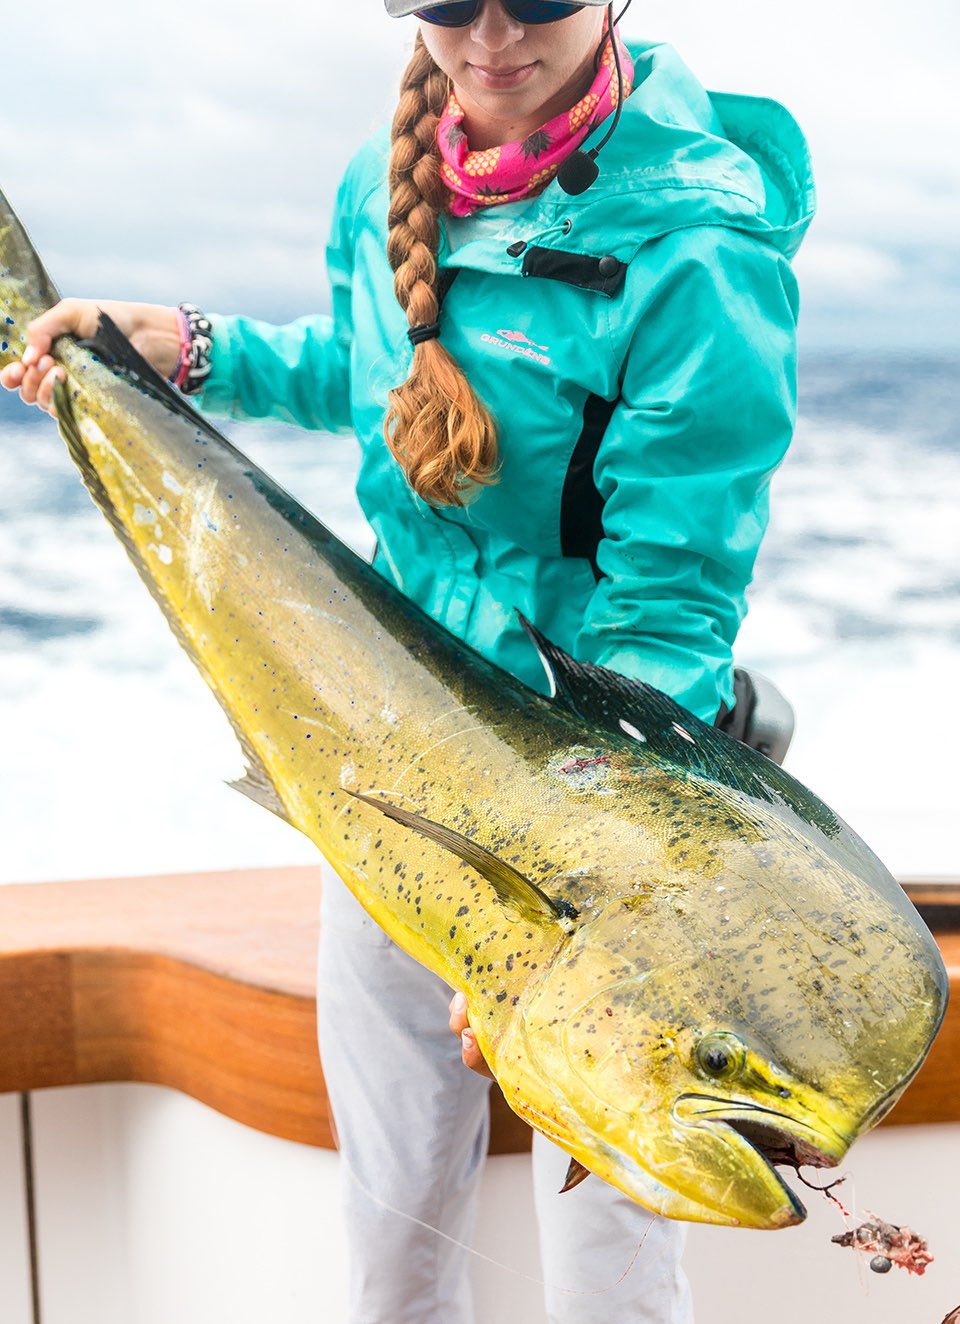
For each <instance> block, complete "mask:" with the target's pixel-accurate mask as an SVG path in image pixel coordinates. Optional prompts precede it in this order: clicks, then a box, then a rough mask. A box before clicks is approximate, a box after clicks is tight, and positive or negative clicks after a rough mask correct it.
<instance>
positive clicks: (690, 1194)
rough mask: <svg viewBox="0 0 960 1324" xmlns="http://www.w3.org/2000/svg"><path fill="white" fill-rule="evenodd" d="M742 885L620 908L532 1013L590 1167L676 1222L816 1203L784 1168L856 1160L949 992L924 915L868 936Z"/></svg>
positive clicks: (793, 1211)
mask: <svg viewBox="0 0 960 1324" xmlns="http://www.w3.org/2000/svg"><path fill="white" fill-rule="evenodd" d="M737 876H738V877H739V876H740V874H739V873H738V875H737ZM729 882H730V887H731V889H732V888H733V887H734V885H735V879H734V878H732V877H731V879H730V880H729ZM742 893H743V894H742V895H741V896H740V897H739V898H736V900H739V902H740V903H741V904H740V905H739V906H738V905H736V904H732V903H731V901H730V900H729V898H728V897H727V898H724V889H723V887H722V886H721V888H720V893H719V896H720V897H721V898H724V899H723V900H722V901H720V902H719V903H718V901H717V897H718V893H717V891H716V889H715V888H711V889H701V894H700V896H699V897H697V898H696V904H694V902H693V901H692V900H691V898H690V896H689V895H688V894H683V893H682V892H680V891H675V892H673V893H671V892H670V890H669V889H667V890H665V891H661V892H660V893H659V894H658V895H656V896H648V897H645V898H634V899H631V898H626V899H623V898H621V899H618V900H616V901H615V902H612V903H611V904H609V905H608V906H607V907H606V908H605V909H604V910H603V911H602V912H601V913H599V914H598V915H597V916H595V917H594V918H593V919H591V920H588V922H586V923H585V924H584V925H583V926H582V927H581V928H580V929H579V930H578V931H577V932H576V933H574V934H572V935H571V938H570V941H569V942H568V944H567V947H566V950H565V952H564V953H563V955H562V957H560V958H559V959H558V960H556V961H555V962H554V965H553V968H552V969H551V972H550V977H549V978H548V979H547V980H545V981H544V983H543V984H542V986H541V987H540V989H539V990H538V991H537V996H536V997H535V998H534V999H531V1000H530V1001H529V1003H528V1005H527V1006H526V1007H525V1009H524V1032H525V1045H526V1051H527V1052H528V1053H529V1054H530V1055H531V1058H536V1057H537V1056H538V1055H539V1064H538V1074H539V1075H540V1076H541V1077H542V1078H543V1079H545V1080H548V1081H549V1082H550V1084H551V1087H552V1088H553V1090H554V1097H553V1100H552V1115H553V1116H554V1117H557V1118H562V1119H563V1125H564V1127H565V1132H564V1133H563V1134H560V1135H557V1136H556V1138H557V1139H558V1140H559V1143H560V1144H561V1145H562V1146H563V1147H564V1148H566V1149H567V1150H568V1151H569V1152H570V1153H571V1154H572V1155H573V1156H574V1157H575V1158H576V1159H577V1160H578V1161H579V1162H580V1163H582V1164H583V1165H584V1166H585V1167H587V1168H588V1169H590V1170H591V1171H592V1172H595V1173H597V1174H598V1175H599V1176H601V1177H603V1178H604V1179H606V1180H607V1181H610V1182H611V1183H612V1184H613V1185H615V1186H618V1187H619V1188H620V1189H622V1190H624V1191H625V1192H626V1193H627V1194H629V1195H630V1196H632V1198H634V1199H636V1200H638V1201H639V1202H640V1203H642V1204H645V1205H646V1206H647V1207H649V1208H652V1209H654V1210H656V1211H657V1212H658V1213H661V1214H663V1215H665V1216H667V1217H673V1218H681V1219H686V1220H690V1221H696V1222H709V1223H717V1224H726V1225H730V1226H742V1227H753V1228H769V1229H773V1228H780V1227H786V1226H790V1225H791V1224H795V1223H799V1222H801V1221H802V1220H803V1219H804V1217H805V1214H806V1211H805V1209H804V1206H803V1204H802V1203H801V1202H800V1200H799V1199H798V1198H797V1196H796V1195H795V1193H794V1192H793V1191H792V1190H791V1189H790V1187H789V1186H788V1185H787V1183H786V1182H785V1181H784V1179H783V1177H782V1176H781V1174H780V1172H778V1171H777V1168H778V1166H781V1165H786V1166H788V1167H793V1168H795V1169H796V1168H798V1167H799V1166H800V1165H812V1166H815V1167H832V1166H834V1165H836V1164H837V1163H839V1162H840V1161H841V1160H842V1159H843V1157H844V1155H845V1154H846V1152H847V1150H848V1148H849V1147H850V1145H851V1144H852V1143H853V1141H854V1140H855V1139H856V1137H857V1136H858V1135H860V1134H861V1133H862V1132H863V1131H865V1130H867V1129H868V1128H869V1127H870V1126H872V1125H874V1124H875V1123H876V1121H878V1120H879V1119H880V1117H881V1116H882V1115H883V1114H884V1113H885V1112H886V1111H888V1110H889V1108H890V1107H892V1106H893V1104H894V1103H895V1102H896V1099H897V1098H898V1097H899V1095H900V1093H902V1090H903V1089H904V1088H905V1086H906V1083H907V1082H908V1081H909V1079H910V1078H911V1076H912V1075H913V1074H914V1072H915V1070H916V1069H917V1068H918V1067H919V1065H920V1063H921V1062H922V1060H923V1056H924V1053H925V1051H926V1049H927V1047H928V1046H929V1040H930V1037H931V1024H930V1022H931V1019H932V1018H935V1017H936V1016H937V1015H938V1014H942V1005H941V1004H940V1003H938V996H937V990H936V988H935V987H931V985H930V983H929V981H928V979H927V972H926V967H925V965H924V962H923V961H922V960H918V959H917V957H918V952H917V950H916V947H917V938H916V933H915V930H914V929H913V928H912V927H911V926H905V927H904V929H903V931H902V932H898V931H897V926H896V924H895V922H894V919H893V918H892V917H890V916H887V920H888V922H886V923H884V924H882V925H880V926H879V929H878V932H877V933H876V934H874V935H872V936H871V935H866V936H865V934H864V933H863V932H861V931H860V927H863V928H864V929H866V928H869V925H865V926H860V927H857V928H856V929H855V931H854V932H853V933H852V934H851V932H850V930H849V927H848V926H847V921H846V920H845V919H844V918H843V916H842V915H841V914H840V912H836V914H832V915H830V916H827V915H819V916H813V917H811V916H810V915H809V914H807V915H803V916H802V917H801V916H798V914H797V913H796V910H795V909H793V908H784V909H782V910H780V909H778V908H777V907H776V906H774V905H772V904H771V902H770V894H769V891H768V892H766V893H764V894H763V898H762V901H759V902H758V899H757V897H756V896H755V895H753V894H751V892H750V890H749V889H747V888H743V889H742ZM711 897H712V898H713V900H712V901H711ZM732 915H735V916H736V919H733V918H731V916H732ZM724 918H726V919H727V921H728V923H727V924H726V925H724V924H723V923H722V922H721V921H722V920H723V919H724ZM884 959H885V960H886V964H887V971H886V974H884V973H883V972H882V966H883V962H884ZM837 962H839V963H840V965H839V968H836V969H831V967H832V966H836V964H837ZM924 1008H927V1009H928V1010H927V1011H924ZM548 1111H549V1110H548V1109H547V1108H544V1112H545V1113H546V1112H548Z"/></svg>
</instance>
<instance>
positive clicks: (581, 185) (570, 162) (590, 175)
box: [557, 147, 600, 197]
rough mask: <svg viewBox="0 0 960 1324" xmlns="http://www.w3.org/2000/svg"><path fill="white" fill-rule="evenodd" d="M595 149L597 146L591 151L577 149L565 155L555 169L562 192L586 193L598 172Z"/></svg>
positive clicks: (572, 194) (572, 193)
mask: <svg viewBox="0 0 960 1324" xmlns="http://www.w3.org/2000/svg"><path fill="white" fill-rule="evenodd" d="M597 151H598V148H596V147H594V148H593V149H592V151H589V152H579V151H577V152H574V153H573V154H572V155H571V156H568V157H567V159H566V160H565V161H564V163H563V165H562V166H561V167H560V169H559V170H558V171H557V183H558V184H559V185H560V187H561V188H562V189H563V191H564V193H569V194H571V196H572V197H578V196H579V195H580V194H581V193H586V191H587V189H588V188H589V187H590V185H591V184H595V183H596V181H597V176H598V175H599V174H600V167H599V166H598V165H597V159H596V158H597Z"/></svg>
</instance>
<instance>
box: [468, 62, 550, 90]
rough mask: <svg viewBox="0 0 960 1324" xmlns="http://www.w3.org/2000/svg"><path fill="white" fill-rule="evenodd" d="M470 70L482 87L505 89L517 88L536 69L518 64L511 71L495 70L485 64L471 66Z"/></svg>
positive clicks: (528, 65) (533, 66)
mask: <svg viewBox="0 0 960 1324" xmlns="http://www.w3.org/2000/svg"><path fill="white" fill-rule="evenodd" d="M470 68H471V69H472V70H473V72H474V74H475V76H476V77H477V79H478V80H479V82H481V83H482V84H483V86H484V87H489V88H494V89H497V88H500V89H505V88H510V87H519V86H520V84H521V83H524V82H526V80H527V79H528V78H529V77H530V75H531V74H532V73H533V71H534V69H535V68H536V64H519V65H515V66H514V67H513V68H512V69H496V68H492V67H491V66H490V65H486V64H472V65H471V66H470Z"/></svg>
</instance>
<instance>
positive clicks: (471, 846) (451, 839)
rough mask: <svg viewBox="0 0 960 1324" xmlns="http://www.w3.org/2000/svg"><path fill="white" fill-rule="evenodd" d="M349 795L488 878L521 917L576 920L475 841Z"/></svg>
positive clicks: (380, 802) (356, 794)
mask: <svg viewBox="0 0 960 1324" xmlns="http://www.w3.org/2000/svg"><path fill="white" fill-rule="evenodd" d="M348 794H350V795H352V796H354V797H355V798H356V799H357V800H362V801H363V803H364V804H368V805H372V807H373V808H374V809H379V810H380V812H381V813H382V814H385V815H386V817H387V818H390V819H392V820H393V821H394V822H395V823H400V824H402V826H403V827H407V828H410V829H411V830H412V831H413V832H419V833H420V835H421V836H424V837H427V838H428V840H430V841H433V842H435V843H436V844H437V845H438V846H442V847H443V848H444V850H448V851H450V852H451V853H452V854H453V855H456V856H458V858H459V859H461V860H463V861H464V862H465V863H466V864H469V865H470V866H471V868H473V869H476V871H477V873H478V874H480V875H481V876H482V877H483V878H486V880H487V882H488V883H489V884H490V885H491V887H492V888H493V889H494V891H495V892H496V894H497V896H498V897H499V898H500V901H501V902H502V903H503V905H504V906H506V907H507V909H509V910H513V911H515V912H516V913H517V914H518V917H519V918H522V919H535V918H540V919H549V920H555V921H558V922H560V923H561V924H564V925H568V924H569V923H570V921H571V920H573V919H575V918H576V914H577V912H576V910H575V909H574V908H573V906H571V905H570V903H569V902H567V901H555V900H554V899H553V898H552V897H549V896H547V894H546V892H542V891H541V890H540V888H539V887H537V885H536V883H531V881H530V879H529V878H525V877H524V876H523V874H522V873H520V872H518V870H516V869H514V867H513V865H511V864H507V863H506V861H505V860H501V859H500V858H499V856H497V855H494V854H493V852H492V851H488V850H487V848H486V847H485V846H481V845H480V844H479V843H478V842H476V841H471V840H470V838H469V837H465V836H464V835H463V833H462V832H457V831H456V830H455V829H454V828H448V827H444V826H443V824H442V823H433V822H431V820H430V819H429V818H422V817H421V816H420V814H414V813H411V811H410V810H409V809H401V808H400V807H399V805H394V804H390V803H389V801H387V800H377V799H374V797H373V796H371V795H362V794H361V793H360V792H359V791H350V792H348Z"/></svg>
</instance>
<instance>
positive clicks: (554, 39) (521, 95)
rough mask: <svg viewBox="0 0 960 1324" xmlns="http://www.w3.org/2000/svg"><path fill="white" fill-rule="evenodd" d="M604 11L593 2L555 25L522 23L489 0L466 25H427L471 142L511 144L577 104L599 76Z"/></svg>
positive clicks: (428, 40) (430, 42)
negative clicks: (597, 65) (596, 63)
mask: <svg viewBox="0 0 960 1324" xmlns="http://www.w3.org/2000/svg"><path fill="white" fill-rule="evenodd" d="M605 13H606V10H605V9H604V8H602V7H601V6H590V5H588V6H586V7H585V8H584V9H581V10H580V11H579V12H578V13H576V14H571V15H570V17H569V18H564V19H561V20H560V21H559V22H556V23H542V24H530V25H529V26H524V25H523V24H522V23H518V22H517V21H516V19H514V18H511V17H510V15H509V14H508V13H507V11H506V10H505V9H504V7H503V5H502V4H501V3H500V0H484V3H483V5H482V6H481V8H480V12H479V13H478V14H477V17H476V18H475V19H474V21H473V22H472V23H471V24H470V26H469V27H467V28H441V27H437V26H435V25H434V24H431V23H425V22H421V24H420V31H421V33H422V35H423V40H424V43H425V45H426V47H427V50H428V51H429V52H430V54H431V55H432V56H433V58H434V60H435V62H436V63H437V64H438V65H439V67H440V68H441V69H442V70H443V72H444V73H445V74H447V75H448V76H449V78H450V79H451V80H452V81H453V84H454V87H455V88H456V92H457V100H458V101H459V102H460V105H461V106H462V107H463V110H464V113H465V119H464V127H465V129H466V131H467V135H468V137H469V139H470V146H471V147H473V148H482V147H491V146H495V145H497V144H498V143H503V142H509V141H511V140H512V138H513V137H515V136H520V133H522V132H523V131H524V129H527V128H528V129H529V132H533V130H534V129H537V128H539V127H540V125H542V124H545V123H546V122H547V121H548V120H550V119H553V118H554V116H555V115H559V114H561V113H562V112H563V111H565V110H569V109H570V107H571V106H573V105H574V104H575V103H576V102H577V101H579V99H580V98H581V97H582V96H583V95H584V93H585V92H586V91H587V89H588V88H589V87H590V84H591V83H592V82H593V79H594V76H595V71H594V63H593V61H594V56H595V54H596V51H597V47H598V46H599V44H600V38H601V36H602V33H603V19H604V14H605ZM502 134H507V135H508V136H506V137H504V136H500V135H502ZM481 139H485V140H486V141H481Z"/></svg>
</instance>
